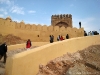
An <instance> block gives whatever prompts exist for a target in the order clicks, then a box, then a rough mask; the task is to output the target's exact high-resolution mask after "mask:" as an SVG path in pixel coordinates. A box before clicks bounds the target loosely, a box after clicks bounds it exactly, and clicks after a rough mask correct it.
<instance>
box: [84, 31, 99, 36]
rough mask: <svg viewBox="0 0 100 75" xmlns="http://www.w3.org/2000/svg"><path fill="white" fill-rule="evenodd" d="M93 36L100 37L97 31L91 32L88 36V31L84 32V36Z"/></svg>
mask: <svg viewBox="0 0 100 75" xmlns="http://www.w3.org/2000/svg"><path fill="white" fill-rule="evenodd" d="M91 35H99V33H98V32H97V31H90V32H88V34H87V33H86V31H84V36H91Z"/></svg>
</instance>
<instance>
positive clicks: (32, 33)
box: [0, 18, 84, 42]
mask: <svg viewBox="0 0 100 75" xmlns="http://www.w3.org/2000/svg"><path fill="white" fill-rule="evenodd" d="M0 33H1V34H2V35H7V34H13V35H15V36H18V37H21V38H22V39H24V40H27V39H31V40H32V41H34V42H38V41H39V42H40V41H41V42H44V41H45V42H48V41H49V36H50V35H54V37H55V39H54V40H55V41H56V40H57V39H56V38H57V36H58V35H62V36H66V34H69V37H70V38H73V37H81V36H83V35H84V29H83V28H80V29H77V28H71V27H67V28H65V27H59V26H52V25H50V26H47V25H40V24H38V25H36V24H25V23H24V22H20V23H18V22H15V21H12V20H11V19H10V18H6V19H3V18H0Z"/></svg>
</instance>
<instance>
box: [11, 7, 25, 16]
mask: <svg viewBox="0 0 100 75" xmlns="http://www.w3.org/2000/svg"><path fill="white" fill-rule="evenodd" d="M10 11H11V12H12V13H17V14H22V15H24V14H25V13H24V11H23V7H18V6H13V7H12V8H11V10H10Z"/></svg>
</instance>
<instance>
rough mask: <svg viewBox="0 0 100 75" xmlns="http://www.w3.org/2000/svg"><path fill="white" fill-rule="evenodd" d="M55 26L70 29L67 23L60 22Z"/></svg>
mask: <svg viewBox="0 0 100 75" xmlns="http://www.w3.org/2000/svg"><path fill="white" fill-rule="evenodd" d="M55 26H59V27H62V26H64V27H65V28H67V27H68V24H67V23H65V22H58V23H57V24H56V25H55Z"/></svg>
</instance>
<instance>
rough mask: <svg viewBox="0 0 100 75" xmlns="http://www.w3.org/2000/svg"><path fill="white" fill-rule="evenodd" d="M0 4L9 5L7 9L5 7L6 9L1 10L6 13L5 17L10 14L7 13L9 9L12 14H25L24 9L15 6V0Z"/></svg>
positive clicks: (1, 1)
mask: <svg viewBox="0 0 100 75" xmlns="http://www.w3.org/2000/svg"><path fill="white" fill-rule="evenodd" d="M0 4H6V5H7V7H6V5H5V7H3V8H0V11H2V12H3V13H4V15H7V14H8V12H6V11H7V10H9V9H10V12H12V13H16V14H22V15H24V14H25V12H24V10H23V7H19V6H18V5H15V3H14V0H0Z"/></svg>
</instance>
